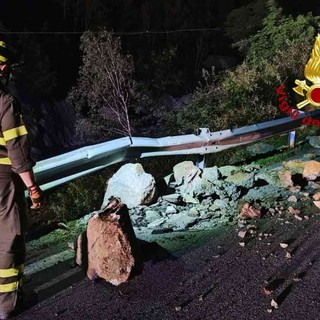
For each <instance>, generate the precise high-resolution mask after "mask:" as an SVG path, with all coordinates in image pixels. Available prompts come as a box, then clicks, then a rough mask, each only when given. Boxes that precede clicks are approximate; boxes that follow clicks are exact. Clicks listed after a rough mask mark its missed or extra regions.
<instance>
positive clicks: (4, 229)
mask: <svg viewBox="0 0 320 320" xmlns="http://www.w3.org/2000/svg"><path fill="white" fill-rule="evenodd" d="M19 179H20V177H19V176H17V175H14V174H8V173H4V172H0V314H1V313H9V312H11V311H13V310H14V308H15V306H16V303H17V296H18V292H19V290H20V288H21V285H22V276H23V265H24V262H25V236H24V233H25V230H26V225H25V224H26V219H25V214H26V202H25V201H26V200H25V196H24V187H23V184H22V182H21V180H19Z"/></svg>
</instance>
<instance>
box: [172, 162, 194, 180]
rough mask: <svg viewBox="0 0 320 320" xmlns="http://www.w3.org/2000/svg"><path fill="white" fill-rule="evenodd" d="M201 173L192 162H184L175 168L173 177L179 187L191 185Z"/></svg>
mask: <svg viewBox="0 0 320 320" xmlns="http://www.w3.org/2000/svg"><path fill="white" fill-rule="evenodd" d="M199 172H200V169H199V168H198V167H197V166H196V165H195V164H194V163H193V162H192V161H183V162H180V163H178V164H176V165H175V166H174V167H173V175H174V179H175V182H176V183H177V185H178V186H180V185H182V184H184V183H189V182H190V181H191V180H192V179H193V178H194V177H195V176H196V175H197V173H199Z"/></svg>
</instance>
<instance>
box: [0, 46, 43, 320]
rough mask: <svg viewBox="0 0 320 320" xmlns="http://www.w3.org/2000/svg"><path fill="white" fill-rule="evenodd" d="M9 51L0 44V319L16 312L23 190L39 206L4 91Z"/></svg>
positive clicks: (23, 139)
mask: <svg viewBox="0 0 320 320" xmlns="http://www.w3.org/2000/svg"><path fill="white" fill-rule="evenodd" d="M10 55H11V51H10V50H9V49H8V48H7V46H6V43H5V42H3V41H0V319H9V318H10V317H11V315H12V314H14V313H15V311H16V310H17V307H18V306H17V305H18V301H19V296H20V294H21V293H22V292H21V285H22V276H23V267H24V262H25V233H26V228H27V219H26V211H27V210H26V209H27V202H26V198H25V189H27V190H28V192H29V196H30V198H31V200H32V207H31V208H32V209H35V208H38V207H40V206H41V203H42V201H43V200H42V199H43V197H42V191H41V189H40V187H39V186H38V185H37V182H36V179H35V176H34V173H33V166H34V165H35V162H34V161H33V160H32V159H31V157H30V145H29V142H28V135H27V130H26V127H25V125H24V123H23V119H22V116H21V113H20V107H19V104H18V102H17V101H16V100H15V99H14V97H13V96H12V95H11V94H10V93H9V91H8V89H7V84H8V79H9V75H10V62H11V61H10V58H11V56H10Z"/></svg>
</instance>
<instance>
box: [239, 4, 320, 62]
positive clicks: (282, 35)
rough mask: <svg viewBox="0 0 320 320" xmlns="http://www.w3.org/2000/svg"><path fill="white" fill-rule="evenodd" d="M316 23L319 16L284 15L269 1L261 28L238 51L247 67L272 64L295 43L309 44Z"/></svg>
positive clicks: (315, 28) (313, 36) (312, 37)
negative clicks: (243, 52) (266, 63)
mask: <svg viewBox="0 0 320 320" xmlns="http://www.w3.org/2000/svg"><path fill="white" fill-rule="evenodd" d="M319 22H320V20H319V17H314V16H313V15H312V14H311V13H309V14H306V15H299V16H297V17H292V16H291V15H289V16H286V15H284V14H283V13H282V9H281V8H280V7H278V6H277V5H275V4H274V3H273V1H271V0H269V1H268V14H267V16H266V17H265V19H264V20H263V28H262V29H261V30H260V31H258V32H257V33H256V34H255V35H253V36H252V37H250V38H249V39H248V41H247V46H245V47H242V48H240V49H242V50H243V51H245V54H246V59H245V61H246V62H247V63H248V64H249V66H261V65H262V66H263V64H264V61H272V60H273V59H274V57H276V56H277V55H278V53H279V52H283V51H286V50H288V48H289V47H291V46H293V45H295V44H298V43H310V44H311V43H312V44H313V42H314V39H315V35H316V30H317V26H318V23H319Z"/></svg>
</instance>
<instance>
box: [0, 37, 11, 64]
mask: <svg viewBox="0 0 320 320" xmlns="http://www.w3.org/2000/svg"><path fill="white" fill-rule="evenodd" d="M9 56H10V51H9V50H8V49H7V46H6V43H5V42H4V41H0V63H5V62H7V61H8V59H9Z"/></svg>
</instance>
